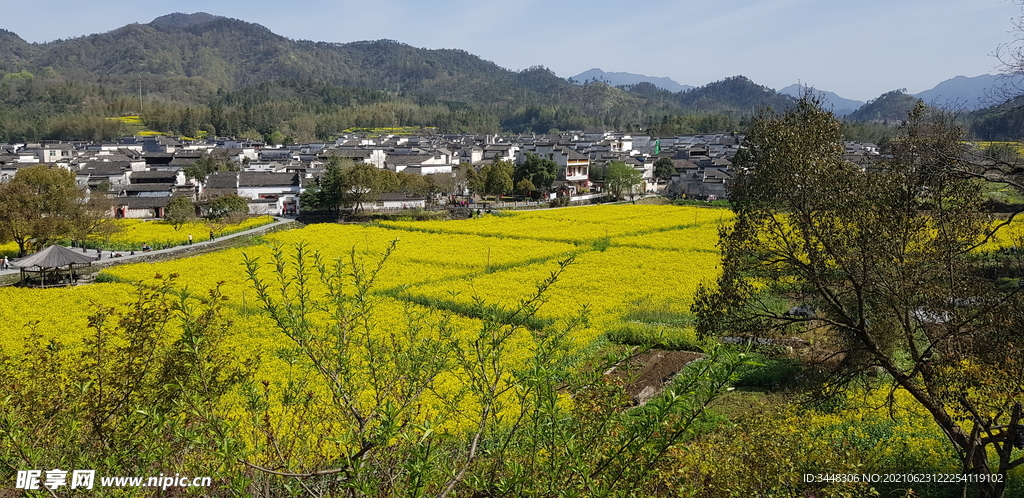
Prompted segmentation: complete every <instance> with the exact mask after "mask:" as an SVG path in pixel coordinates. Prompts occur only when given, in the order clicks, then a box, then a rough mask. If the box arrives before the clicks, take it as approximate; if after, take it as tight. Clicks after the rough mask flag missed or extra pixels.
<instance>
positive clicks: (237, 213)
mask: <svg viewBox="0 0 1024 498" xmlns="http://www.w3.org/2000/svg"><path fill="white" fill-rule="evenodd" d="M179 202H180V201H179ZM207 213H208V214H207V216H208V217H209V218H210V219H212V220H225V219H228V220H231V221H233V222H236V223H237V222H238V221H241V220H238V218H244V217H246V216H248V215H249V203H248V202H246V201H245V199H243V198H241V197H239V196H238V195H236V194H230V195H225V196H223V197H218V198H216V199H214V200H213V202H211V203H210V205H209V206H208V208H207ZM235 220H237V221H235Z"/></svg>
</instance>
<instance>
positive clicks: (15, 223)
mask: <svg viewBox="0 0 1024 498" xmlns="http://www.w3.org/2000/svg"><path fill="white" fill-rule="evenodd" d="M84 196H85V192H84V191H83V190H82V189H80V188H79V187H78V186H77V185H76V184H75V174H74V173H73V172H71V171H69V170H67V169H64V168H61V167H58V166H50V165H45V164H39V165H35V166H29V167H26V168H21V169H19V170H18V172H17V173H15V175H14V178H12V179H11V180H10V181H9V182H7V183H2V184H0V235H2V236H3V237H4V238H6V239H9V240H13V241H14V242H15V243H17V244H18V254H19V255H21V256H24V255H25V252H26V248H27V245H28V242H29V240H31V239H35V241H36V244H37V245H40V246H42V245H46V244H47V243H49V242H50V241H52V240H53V239H56V238H59V237H63V236H67V235H69V234H70V233H71V232H72V229H73V227H72V220H73V219H75V218H76V217H77V216H80V214H81V213H80V210H81V209H82V205H81V201H82V199H83V198H84Z"/></svg>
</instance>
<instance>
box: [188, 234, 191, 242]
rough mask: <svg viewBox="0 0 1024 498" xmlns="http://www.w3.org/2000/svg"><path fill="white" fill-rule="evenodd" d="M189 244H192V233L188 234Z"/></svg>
mask: <svg viewBox="0 0 1024 498" xmlns="http://www.w3.org/2000/svg"><path fill="white" fill-rule="evenodd" d="M188 245H192V234H188Z"/></svg>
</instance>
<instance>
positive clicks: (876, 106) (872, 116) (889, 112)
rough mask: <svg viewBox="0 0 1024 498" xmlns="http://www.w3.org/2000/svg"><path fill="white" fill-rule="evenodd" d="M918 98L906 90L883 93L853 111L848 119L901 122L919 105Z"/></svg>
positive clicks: (870, 121) (892, 123) (887, 122)
mask: <svg viewBox="0 0 1024 498" xmlns="http://www.w3.org/2000/svg"><path fill="white" fill-rule="evenodd" d="M917 102H918V99H917V98H916V97H914V96H912V95H907V93H906V92H905V91H904V90H893V91H891V92H886V93H883V94H882V95H881V96H879V97H878V98H877V99H874V100H870V101H868V103H867V104H864V106H862V107H861V108H860V109H857V110H856V111H854V112H852V113H851V114H850V115H849V116H847V119H849V120H851V121H863V122H868V123H885V124H890V125H895V124H899V123H900V122H902V121H904V120H905V119H907V112H908V111H910V110H911V109H913V108H914V106H915V105H917Z"/></svg>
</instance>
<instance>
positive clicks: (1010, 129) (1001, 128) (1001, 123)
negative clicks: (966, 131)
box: [967, 96, 1024, 141]
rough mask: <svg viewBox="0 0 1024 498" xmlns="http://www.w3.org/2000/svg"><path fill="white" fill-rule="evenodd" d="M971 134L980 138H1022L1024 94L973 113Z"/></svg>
mask: <svg viewBox="0 0 1024 498" xmlns="http://www.w3.org/2000/svg"><path fill="white" fill-rule="evenodd" d="M967 119H968V120H969V122H970V130H971V135H973V136H974V137H975V138H978V139H980V140H986V141H1003V140H1020V139H1021V137H1022V135H1024V96H1020V97H1017V98H1015V99H1013V100H1010V101H1009V102H1006V103H1004V104H1001V105H997V106H992V107H989V108H986V109H981V110H979V111H976V112H974V113H971V114H970V115H969V116H968V117H967Z"/></svg>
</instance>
